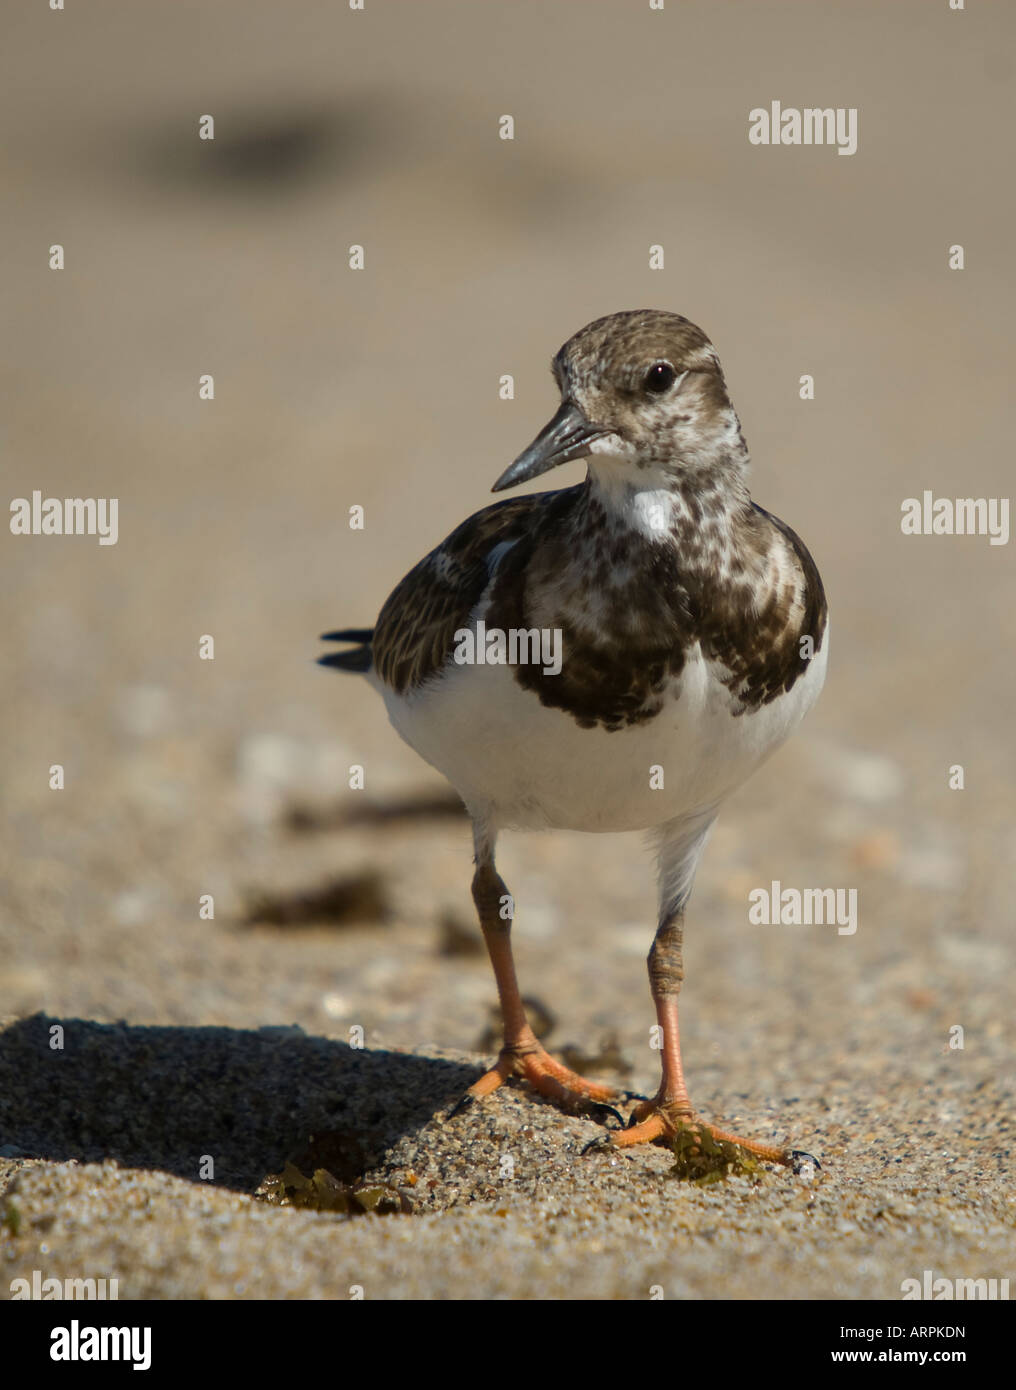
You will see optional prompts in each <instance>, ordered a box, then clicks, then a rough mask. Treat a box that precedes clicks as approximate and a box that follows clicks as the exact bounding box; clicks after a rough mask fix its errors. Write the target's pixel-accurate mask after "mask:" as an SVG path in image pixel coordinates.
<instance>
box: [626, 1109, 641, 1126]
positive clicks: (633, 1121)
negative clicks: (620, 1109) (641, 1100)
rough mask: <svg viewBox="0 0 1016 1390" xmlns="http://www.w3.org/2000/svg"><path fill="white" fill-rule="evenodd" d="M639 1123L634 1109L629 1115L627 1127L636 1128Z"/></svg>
mask: <svg viewBox="0 0 1016 1390" xmlns="http://www.w3.org/2000/svg"><path fill="white" fill-rule="evenodd" d="M638 1123H639V1122H638V1120H636V1118H635V1112H634V1111H632V1113H631V1114H630V1115H629V1116H628V1123H627V1124H626V1125H625V1129H634V1128H635V1126H636V1125H637V1124H638Z"/></svg>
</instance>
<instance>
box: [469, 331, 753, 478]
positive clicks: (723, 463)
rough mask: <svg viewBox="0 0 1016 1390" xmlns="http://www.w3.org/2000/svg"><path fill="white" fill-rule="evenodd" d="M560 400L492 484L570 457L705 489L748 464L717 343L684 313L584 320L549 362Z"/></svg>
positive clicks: (614, 471)
mask: <svg viewBox="0 0 1016 1390" xmlns="http://www.w3.org/2000/svg"><path fill="white" fill-rule="evenodd" d="M551 370H552V371H553V374H554V379H555V380H556V382H557V385H558V388H559V390H560V392H561V406H560V408H559V410H558V412H557V414H556V415H555V416H554V418H553V419H552V420H551V421H550V423H549V424H548V425H547V426H546V427H545V428H544V429H543V430H541V431H540V433H539V434H538V435H537V437H536V438H535V439H534V440H533V442H532V444H530V446H529V448H528V449H526V450H524V451H523V453H521V454H520V455H519V457H518V458H517V459H516V460H515V462H514V463H512V464H511V465H510V466H509V467H508V468H507V469H506V470H505V472H504V473H502V475H501V477H500V478H498V480H497V482H496V483H495V484H494V489H493V490H494V491H495V492H501V491H503V490H504V489H505V488H510V487H515V486H516V485H517V484H518V483H524V482H528V481H529V480H530V479H531V478H536V477H539V475H540V474H541V473H546V472H547V471H548V469H551V468H556V467H557V465H558V464H559V463H568V462H569V461H570V460H571V459H578V458H585V457H587V456H588V457H589V458H590V468H591V471H592V472H594V473H597V474H601V473H602V474H608V473H609V474H610V475H612V476H613V477H614V478H615V479H616V478H618V477H620V478H623V479H624V480H625V481H626V482H629V483H630V484H631V485H632V486H635V487H639V486H647V485H649V484H650V479H652V480H653V483H654V484H655V485H656V486H661V485H662V486H666V485H668V484H669V485H672V486H675V487H684V486H687V485H691V486H692V487H697V486H701V487H706V486H710V485H712V484H714V483H715V482H716V481H717V480H719V481H721V482H722V481H723V480H724V479H726V478H727V477H729V479H730V481H731V482H733V481H735V480H739V479H740V478H741V477H742V475H743V473H744V470H745V468H746V465H747V450H746V448H745V444H744V439H743V437H742V435H741V427H740V422H739V421H738V418H737V415H736V414H735V412H734V407H733V406H732V405H731V403H730V397H729V396H728V395H727V387H726V383H725V382H724V379H723V371H722V369H721V367H720V360H719V358H718V357H717V355H716V349H715V348H714V347H713V345H712V343H711V342H710V341H709V339H708V338H707V337H706V335H705V334H704V333H703V332H702V330H701V329H700V328H697V327H696V326H695V324H693V323H690V322H689V320H688V319H686V318H682V317H681V315H680V314H671V313H667V312H666V311H665V310H661V309H635V310H629V311H627V312H624V313H619V314H610V315H608V316H607V317H606V318H602V319H597V320H596V321H595V322H594V323H590V324H587V326H586V327H585V328H583V329H581V330H580V331H579V332H578V333H576V334H575V336H574V337H573V338H569V340H568V342H566V343H565V345H564V347H562V348H561V350H560V352H558V354H557V356H556V357H555V358H554V360H553V362H552V364H551Z"/></svg>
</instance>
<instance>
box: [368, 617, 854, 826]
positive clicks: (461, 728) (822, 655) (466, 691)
mask: <svg viewBox="0 0 1016 1390" xmlns="http://www.w3.org/2000/svg"><path fill="white" fill-rule="evenodd" d="M828 649H829V633H828V629H827V630H826V634H825V640H824V642H823V644H822V650H821V651H820V652H819V653H818V654H817V655H816V656H815V658H814V659H813V660H812V662H811V665H810V666H809V667H808V670H807V671H806V673H805V674H804V675H803V676H801V678H800V679H799V680H798V681H797V682H796V683H795V684H794V686H793V687H792V688H791V690H790V691H789V692H788V693H787V694H785V695H781V696H779V697H778V698H777V699H776V700H773V701H772V702H771V703H770V704H768V705H763V706H762V707H761V709H759V710H756V711H755V712H754V713H745V714H741V715H737V716H735V715H734V714H733V713H732V708H733V702H732V701H731V698H730V695H729V693H728V692H727V690H726V689H725V687H724V686H723V685H722V684H721V683H720V681H719V680H718V679H716V676H715V675H714V674H713V672H712V671H711V669H710V666H709V664H708V663H706V662H705V661H704V660H703V658H702V655H701V652H700V651H699V649H698V648H697V647H696V648H694V649H693V650H692V651H690V652H689V653H688V655H687V658H686V661H685V665H684V669H683V671H682V673H681V680H680V699H679V700H674V701H668V702H667V703H666V704H665V705H664V707H663V709H662V711H661V712H660V714H659V715H657V716H656V718H654V719H651V720H649V722H648V723H646V724H641V725H633V726H631V727H628V728H624V729H619V730H617V731H616V732H614V733H607V732H606V731H605V730H603V729H601V728H595V729H582V728H580V727H579V726H578V724H576V722H575V720H574V719H573V718H572V717H571V715H570V714H567V713H566V712H565V711H563V710H560V709H550V708H548V707H546V706H545V705H541V703H540V701H539V698H538V696H537V695H535V694H534V693H533V692H532V691H529V690H524V689H523V688H522V687H521V686H520V685H519V684H518V683H517V681H516V680H515V677H514V673H513V671H512V670H511V668H510V667H508V666H479V665H473V666H453V667H451V668H450V669H449V670H448V671H447V672H446V673H445V675H444V676H442V677H441V679H440V680H439V681H435V682H433V683H431V684H430V685H429V686H425V687H424V688H423V689H421V690H419V691H417V692H415V693H413V694H410V695H408V696H401V695H396V694H394V693H393V692H392V691H391V690H388V689H385V688H384V687H383V686H380V685H379V683H378V682H377V681H376V680H374V679H373V678H371V679H372V683H373V684H375V685H377V686H378V688H379V689H380V690H381V692H382V694H383V696H384V700H385V704H386V706H387V708H388V715H389V718H390V719H391V722H392V724H393V725H394V727H395V728H396V729H397V730H398V732H399V734H401V736H402V737H403V738H404V739H405V741H406V742H407V743H408V744H409V745H410V747H412V748H414V749H415V750H416V751H417V752H418V753H419V754H420V756H421V757H422V758H424V759H426V761H427V762H429V763H430V764H432V766H434V767H436V768H437V769H438V771H439V772H442V773H443V774H444V776H445V777H447V779H448V781H449V782H451V784H452V786H453V787H454V788H455V789H456V791H457V792H458V793H459V795H460V796H461V797H462V799H463V801H465V803H466V805H467V806H468V807H469V808H470V809H471V810H477V811H482V812H483V813H484V814H486V815H487V816H488V817H489V819H490V820H491V821H492V822H493V824H495V825H496V826H498V827H510V826H516V827H555V828H557V829H561V830H592V831H619V830H647V829H650V828H651V827H653V826H657V825H662V824H663V823H664V822H665V821H670V820H673V819H675V818H676V817H679V816H680V817H683V816H686V815H688V816H691V815H695V814H697V813H699V812H702V811H704V810H706V809H708V808H710V807H714V806H716V805H718V804H719V802H720V801H722V800H723V798H724V797H725V796H727V795H729V793H730V792H732V791H734V789H735V788H736V787H738V786H739V785H740V784H741V783H742V782H743V781H745V779H746V778H747V777H749V776H750V775H751V773H752V772H753V771H754V770H755V768H756V767H758V765H759V764H760V763H761V762H762V761H763V759H765V758H766V757H768V756H769V754H770V753H772V752H774V751H775V750H776V749H777V748H778V747H779V746H780V744H781V743H782V742H783V741H784V740H785V739H786V738H787V737H788V736H789V735H790V734H791V733H792V732H793V730H794V728H795V727H796V726H797V724H798V723H799V722H800V720H801V719H802V718H803V717H804V715H805V714H806V713H807V712H808V710H809V709H810V708H811V706H812V705H813V704H814V702H815V700H816V699H817V698H818V694H819V691H820V690H821V688H822V683H823V681H824V680H825V668H826V659H827V654H828Z"/></svg>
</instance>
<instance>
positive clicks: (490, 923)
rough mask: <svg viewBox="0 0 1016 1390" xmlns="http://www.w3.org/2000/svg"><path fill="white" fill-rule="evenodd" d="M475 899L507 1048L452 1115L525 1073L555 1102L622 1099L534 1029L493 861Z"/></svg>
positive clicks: (485, 862)
mask: <svg viewBox="0 0 1016 1390" xmlns="http://www.w3.org/2000/svg"><path fill="white" fill-rule="evenodd" d="M473 901H474V902H475V903H476V910H477V913H478V915H479V918H480V926H481V927H482V929H483V938H484V940H485V941H486V943H487V951H488V953H489V955H490V963H491V965H492V966H493V967H494V978H495V980H496V981H497V992H498V995H499V997H500V999H501V1013H502V1016H503V1018H504V1047H503V1048H502V1049H501V1053H500V1056H499V1057H498V1059H497V1063H496V1064H495V1065H494V1066H493V1067H492V1068H491V1070H490V1071H488V1072H485V1073H484V1075H483V1076H481V1077H480V1079H479V1081H477V1082H475V1083H474V1085H472V1086H470V1088H469V1090H468V1091H467V1092H466V1094H465V1095H464V1096H463V1097H462V1100H461V1101H459V1103H458V1105H456V1106H455V1107H454V1109H453V1111H452V1114H455V1113H457V1112H458V1111H459V1110H461V1109H463V1108H464V1107H465V1106H467V1105H470V1104H471V1103H472V1102H474V1101H478V1100H482V1099H483V1097H484V1096H488V1095H490V1093H491V1091H496V1090H497V1088H498V1087H499V1086H500V1085H502V1084H503V1083H504V1082H505V1081H506V1080H507V1079H508V1077H509V1076H523V1077H525V1078H526V1080H527V1081H528V1082H529V1083H530V1084H531V1085H532V1086H533V1087H534V1088H535V1089H536V1090H537V1091H539V1092H540V1093H541V1094H542V1095H545V1096H548V1097H549V1098H550V1099H551V1100H556V1101H564V1102H572V1103H576V1102H582V1101H593V1102H600V1103H603V1102H607V1101H612V1100H619V1099H621V1096H620V1093H619V1092H617V1091H615V1090H613V1089H612V1088H611V1087H610V1086H604V1085H601V1084H600V1083H599V1082H597V1081H587V1080H586V1079H585V1077H583V1076H579V1075H578V1074H577V1073H576V1072H573V1071H570V1070H569V1069H568V1067H565V1066H562V1065H561V1063H560V1062H557V1061H555V1060H554V1058H553V1057H551V1056H550V1054H549V1053H548V1052H547V1051H546V1049H545V1048H544V1047H543V1045H542V1044H541V1043H540V1042H539V1041H538V1039H537V1037H536V1035H535V1033H534V1032H533V1030H532V1028H530V1026H529V1020H528V1019H527V1018H526V1010H525V1007H524V1005H523V1003H522V996H521V995H520V993H519V985H518V980H517V978H516V975H515V962H514V960H513V959H512V947H511V925H512V900H511V896H510V894H509V893H508V889H507V888H506V887H505V884H504V880H503V879H502V878H501V876H500V874H499V873H498V872H497V870H496V869H495V867H494V862H493V859H482V860H481V861H480V863H479V864H478V867H477V870H476V873H475V875H474V877H473ZM618 1118H620V1117H618Z"/></svg>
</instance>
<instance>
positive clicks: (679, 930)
mask: <svg viewBox="0 0 1016 1390" xmlns="http://www.w3.org/2000/svg"><path fill="white" fill-rule="evenodd" d="M683 940H684V917H683V913H682V912H681V911H680V910H678V911H674V912H672V913H670V914H669V915H668V916H665V917H664V919H663V921H662V922H661V923H660V926H659V929H658V931H657V933H656V939H655V940H654V942H653V947H652V950H651V951H650V952H649V981H650V986H651V988H652V994H653V1002H654V1003H655V1005H656V1019H657V1022H658V1023H659V1025H660V1033H661V1036H662V1039H663V1049H662V1063H663V1078H662V1080H661V1082H660V1089H659V1091H658V1092H657V1093H656V1096H655V1097H654V1098H653V1099H652V1100H647V1101H643V1102H642V1103H641V1104H640V1105H638V1106H636V1108H635V1110H634V1112H633V1114H632V1120H631V1124H630V1125H629V1128H628V1129H622V1130H613V1131H612V1132H611V1134H610V1136H609V1140H604V1141H597V1144H596V1145H595V1146H597V1147H598V1146H600V1144H601V1142H602V1143H609V1146H610V1147H612V1148H621V1149H626V1148H630V1147H631V1146H632V1145H634V1144H650V1143H652V1142H654V1141H655V1140H657V1139H663V1140H666V1139H671V1138H673V1137H674V1135H675V1134H677V1132H678V1130H679V1129H680V1128H682V1127H683V1126H696V1127H699V1128H703V1129H706V1130H708V1131H709V1133H710V1134H711V1135H712V1136H713V1138H714V1139H719V1140H723V1141H725V1142H726V1143H728V1144H736V1145H737V1146H738V1147H739V1148H741V1149H745V1150H746V1151H747V1152H748V1153H750V1154H754V1155H755V1157H756V1158H761V1159H763V1160H764V1161H765V1162H766V1163H781V1164H784V1165H786V1166H787V1167H792V1168H795V1169H796V1168H797V1167H798V1166H799V1164H800V1162H801V1161H802V1160H803V1159H809V1158H810V1156H809V1155H807V1154H800V1153H798V1152H797V1151H796V1150H788V1149H781V1148H776V1147H775V1146H774V1145H772V1144H762V1143H760V1142H759V1141H758V1140H755V1139H743V1138H742V1137H741V1136H740V1135H738V1134H731V1133H729V1132H728V1131H727V1130H724V1129H719V1128H718V1127H717V1126H716V1125H711V1124H707V1123H706V1122H705V1121H703V1120H701V1119H699V1117H698V1116H697V1115H696V1114H695V1112H694V1110H693V1109H692V1105H691V1101H690V1099H689V1097H688V1088H687V1086H686V1085H685V1080H684V1067H683V1066H682V1064H681V1038H680V1033H679V1031H678V1023H677V996H678V991H679V990H680V987H681V982H682V980H683V979H684V965H683V962H682V945H683ZM810 1161H811V1162H815V1160H814V1159H811V1160H810ZM816 1166H817V1165H816Z"/></svg>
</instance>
